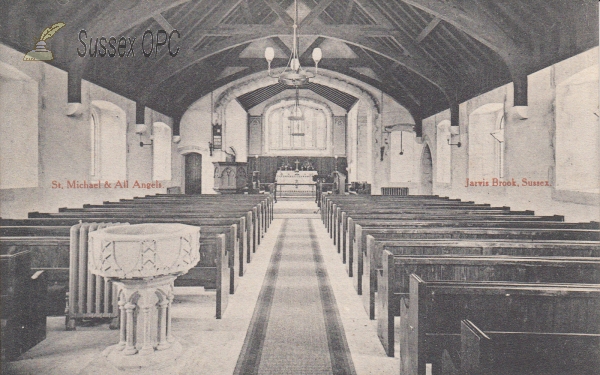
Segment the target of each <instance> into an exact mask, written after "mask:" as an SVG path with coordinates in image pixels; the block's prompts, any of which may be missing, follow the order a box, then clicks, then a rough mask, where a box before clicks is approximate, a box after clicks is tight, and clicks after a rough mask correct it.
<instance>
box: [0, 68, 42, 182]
mask: <svg viewBox="0 0 600 375" xmlns="http://www.w3.org/2000/svg"><path fill="white" fill-rule="evenodd" d="M0 134H2V136H1V137H0V188H2V189H16V188H29V187H38V156H39V155H38V82H37V81H35V80H34V79H32V78H31V77H29V76H28V75H26V74H25V73H23V72H21V71H20V70H18V69H16V68H14V67H12V66H10V65H8V64H3V63H0ZM23 145H25V147H24V146H23Z"/></svg>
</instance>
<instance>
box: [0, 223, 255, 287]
mask: <svg viewBox="0 0 600 375" xmlns="http://www.w3.org/2000/svg"><path fill="white" fill-rule="evenodd" d="M80 221H81V220H80V219H79V218H37V219H2V220H1V221H0V225H2V229H0V231H2V230H4V231H11V232H13V233H22V232H23V229H19V228H18V227H24V228H28V227H36V226H41V227H44V226H54V227H56V226H66V227H68V228H70V227H71V226H73V225H76V224H78V223H79V222H80ZM85 221H86V222H104V221H114V222H129V223H130V224H143V223H169V222H170V223H182V224H188V225H194V226H199V227H200V236H201V238H210V237H216V236H217V235H219V234H225V236H226V245H225V252H226V254H227V258H228V264H229V268H230V271H229V274H230V281H229V283H228V285H229V287H230V289H229V290H230V291H229V293H230V294H233V293H234V292H235V289H236V288H237V286H238V285H239V277H240V276H243V274H244V272H245V270H246V267H245V262H244V261H243V259H244V258H245V255H243V254H242V252H243V251H244V250H243V248H242V247H240V246H239V243H240V241H238V240H237V239H236V238H237V224H232V223H231V220H230V219H177V218H169V217H164V218H163V217H152V218H145V219H140V218H137V219H132V218H128V217H121V218H115V217H112V216H104V217H96V218H86V219H85ZM0 233H1V232H0ZM244 239H245V237H244V238H242V241H241V243H244V242H243V240H244ZM67 267H68V264H67ZM192 274H193V273H192ZM191 283H192V281H191V280H188V284H190V285H191ZM198 286H202V282H201V280H199V281H198Z"/></svg>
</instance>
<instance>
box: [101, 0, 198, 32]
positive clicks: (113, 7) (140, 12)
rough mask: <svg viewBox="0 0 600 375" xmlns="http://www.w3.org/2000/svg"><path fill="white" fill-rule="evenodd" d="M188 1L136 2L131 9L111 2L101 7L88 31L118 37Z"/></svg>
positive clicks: (116, 2) (122, 4)
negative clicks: (101, 10) (101, 9)
mask: <svg viewBox="0 0 600 375" xmlns="http://www.w3.org/2000/svg"><path fill="white" fill-rule="evenodd" d="M188 1H190V0H145V1H139V2H137V3H136V4H135V5H134V6H133V7H131V8H128V7H129V6H130V5H129V4H126V3H124V2H121V1H112V2H110V3H109V4H108V5H106V6H105V7H103V12H102V13H100V15H98V17H96V19H95V22H94V24H93V26H90V30H92V29H93V30H94V32H95V33H98V34H101V35H120V34H122V33H123V32H124V31H127V30H129V29H131V28H132V27H134V26H137V25H140V24H142V23H143V22H145V21H146V20H148V19H149V18H153V17H154V16H155V15H158V14H160V13H162V12H165V11H167V10H169V9H171V8H174V7H177V6H179V5H181V4H184V3H187V2H188Z"/></svg>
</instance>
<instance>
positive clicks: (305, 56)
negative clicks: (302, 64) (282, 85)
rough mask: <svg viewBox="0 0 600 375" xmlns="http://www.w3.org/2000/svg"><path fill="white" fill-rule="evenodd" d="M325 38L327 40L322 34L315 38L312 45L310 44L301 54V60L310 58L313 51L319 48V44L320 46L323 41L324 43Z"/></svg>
mask: <svg viewBox="0 0 600 375" xmlns="http://www.w3.org/2000/svg"><path fill="white" fill-rule="evenodd" d="M324 40H325V38H323V37H322V36H320V37H318V38H317V39H315V40H314V41H313V42H312V43H311V44H310V46H308V48H307V49H306V50H305V51H304V53H303V54H302V55H301V56H300V61H302V60H308V58H309V57H311V56H312V51H313V50H314V49H315V48H317V47H318V46H320V45H321V43H323V41H324Z"/></svg>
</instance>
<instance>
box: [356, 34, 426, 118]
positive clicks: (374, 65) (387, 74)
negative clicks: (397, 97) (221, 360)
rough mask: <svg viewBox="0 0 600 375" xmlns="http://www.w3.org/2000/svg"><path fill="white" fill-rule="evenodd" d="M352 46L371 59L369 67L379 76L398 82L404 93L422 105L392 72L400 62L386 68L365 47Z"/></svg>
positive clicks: (366, 58)
mask: <svg viewBox="0 0 600 375" xmlns="http://www.w3.org/2000/svg"><path fill="white" fill-rule="evenodd" d="M350 48H352V50H353V51H354V52H355V53H356V54H357V55H358V56H360V57H361V58H363V59H364V60H367V61H370V62H371V63H366V65H367V67H368V68H371V69H373V71H375V74H377V75H378V76H379V77H381V78H382V79H383V80H385V81H392V82H394V83H395V84H397V85H398V86H400V87H401V88H402V90H404V93H405V94H406V95H407V96H408V97H409V98H411V99H412V101H413V102H414V103H415V104H416V105H417V106H420V105H421V101H420V100H419V99H418V98H417V97H416V96H414V95H413V94H412V92H411V91H410V90H409V89H408V87H406V86H405V85H404V84H403V83H402V82H400V81H399V80H398V79H396V77H395V76H394V75H393V74H392V73H391V70H392V69H393V68H394V67H397V66H398V63H394V64H392V65H393V67H387V68H384V67H383V66H382V65H381V64H380V63H379V61H377V59H375V58H374V57H373V56H372V55H371V54H370V53H368V52H367V51H365V50H364V49H363V48H359V47H356V46H351V47H350Z"/></svg>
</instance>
